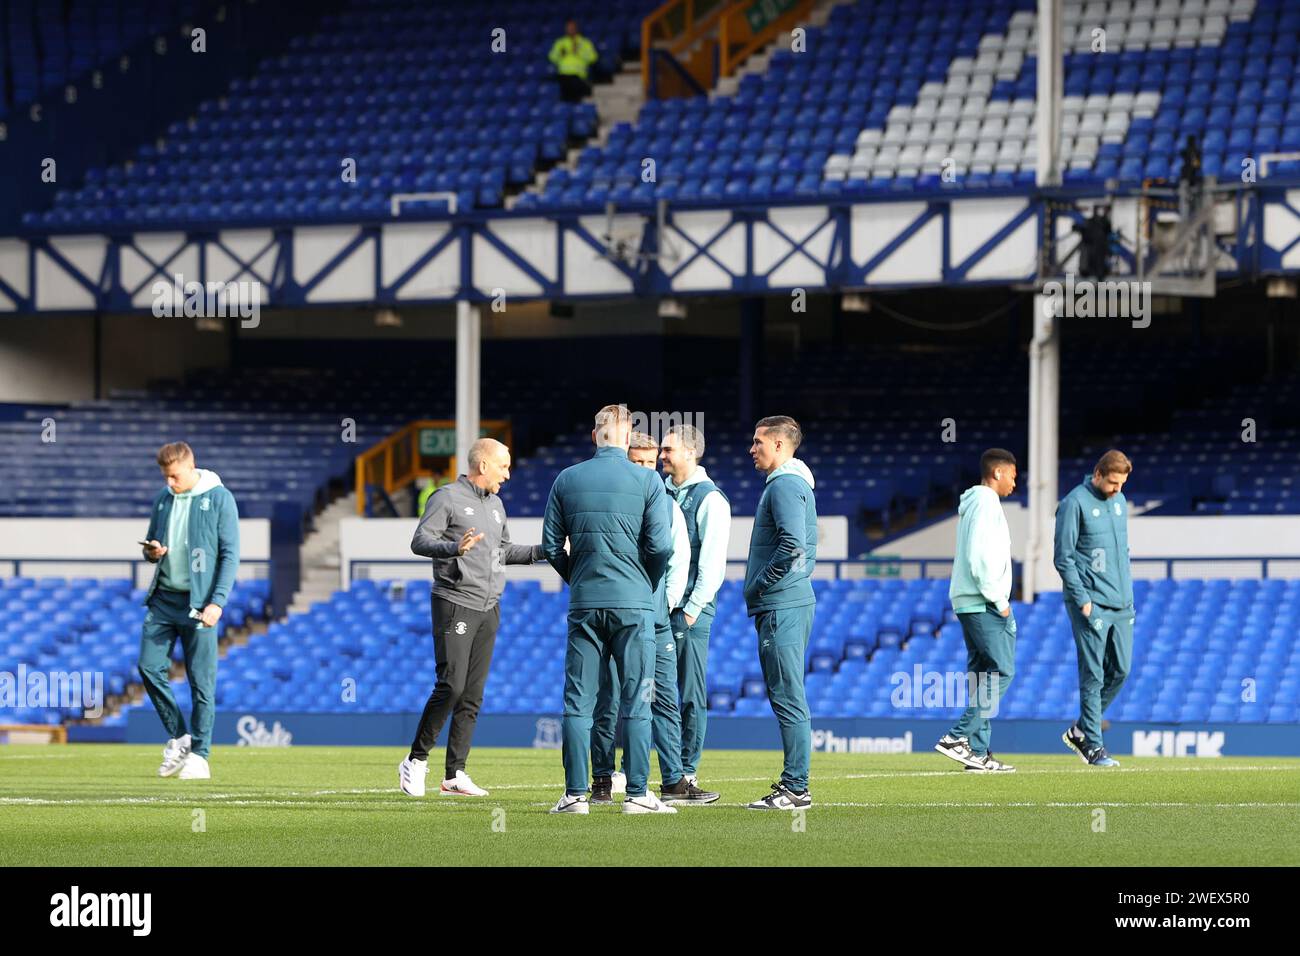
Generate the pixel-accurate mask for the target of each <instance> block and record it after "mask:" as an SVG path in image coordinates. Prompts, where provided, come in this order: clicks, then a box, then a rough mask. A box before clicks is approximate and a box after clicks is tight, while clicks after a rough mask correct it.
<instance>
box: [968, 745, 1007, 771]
mask: <svg viewBox="0 0 1300 956" xmlns="http://www.w3.org/2000/svg"><path fill="white" fill-rule="evenodd" d="M966 772H967V773H1015V772H1016V768H1015V767H1013V766H1011V764H1009V763H1003V762H1002V761H1001V760H998V759H997V758H995V757H994V756H993V751H991V750H990V751H989V752H988V753H986V754H976V755H975V765H974V766H970V767H967V768H966Z"/></svg>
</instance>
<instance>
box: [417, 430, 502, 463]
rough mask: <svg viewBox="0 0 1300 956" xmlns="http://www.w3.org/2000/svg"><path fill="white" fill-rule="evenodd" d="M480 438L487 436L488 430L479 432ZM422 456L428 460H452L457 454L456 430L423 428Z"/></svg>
mask: <svg viewBox="0 0 1300 956" xmlns="http://www.w3.org/2000/svg"><path fill="white" fill-rule="evenodd" d="M478 436H479V438H484V437H486V436H487V429H486V428H480V429H479V430H478ZM420 454H421V455H422V456H424V457H426V458H451V457H453V456H454V455H455V454H456V429H454V428H421V429H420Z"/></svg>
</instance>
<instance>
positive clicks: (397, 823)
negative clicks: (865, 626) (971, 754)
mask: <svg viewBox="0 0 1300 956" xmlns="http://www.w3.org/2000/svg"><path fill="white" fill-rule="evenodd" d="M160 751H161V748H160V747H150V746H123V745H84V744H83V745H75V744H74V745H67V746H7V747H0V866H5V867H9V866H23V865H42V866H51V865H53V866H94V865H144V866H186V865H196V866H209V865H216V866H222V865H241V864H242V865H253V866H275V865H312V864H330V865H342V866H372V865H385V864H402V865H432V866H440V865H475V864H486V865H498V864H503V865H531V864H602V863H615V862H616V863H618V864H619V865H646V864H650V865H653V864H677V865H710V864H740V865H771V864H780V865H786V864H793V865H820V864H848V865H863V864H865V865H909V864H932V865H947V864H952V865H961V864H979V865H1002V864H1022V865H1024V864H1028V865H1037V864H1055V865H1097V864H1099V865H1120V866H1123V865H1157V866H1158V865H1211V864H1213V865H1286V866H1296V865H1300V813H1298V812H1297V810H1300V760H1296V759H1283V758H1275V757H1257V758H1236V759H1218V760H1210V759H1201V760H1197V759H1194V758H1193V759H1185V760H1177V759H1162V758H1146V759H1134V758H1131V757H1130V758H1121V759H1122V762H1123V766H1122V767H1120V768H1118V769H1114V770H1100V769H1094V768H1089V767H1086V766H1084V765H1083V764H1082V763H1081V762H1080V761H1079V760H1078V759H1076V758H1074V757H1071V756H1070V755H1068V754H1064V753H1063V754H1061V755H1060V756H1054V755H1014V754H1007V755H999V756H1000V757H1004V759H1007V760H1009V761H1011V762H1014V763H1015V764H1016V766H1017V767H1018V768H1019V772H1017V773H1015V774H1006V775H997V776H993V775H977V774H966V773H963V772H961V770H960V769H957V768H956V765H955V764H952V763H951V762H950V761H948V760H946V759H945V758H944V757H942V756H940V755H938V754H933V753H917V754H905V755H893V756H885V755H865V754H864V755H857V754H816V755H814V757H813V764H812V769H813V775H812V793H813V799H814V802H815V805H814V806H813V808H812V809H811V810H809V811H807V812H806V813H805V814H803V815H802V818H799V817H797V816H796V815H794V814H791V813H788V812H787V813H778V812H757V811H752V810H746V809H744V807H743V804H744V803H745V802H748V801H749V800H752V799H754V798H756V797H758V796H760V795H762V794H763V793H765V792H766V791H767V789H768V786H769V784H770V783H771V781H772V780H774V779H775V778H776V775H777V773H778V771H779V766H780V755H779V754H778V753H774V752H762V751H706V752H705V757H704V761H703V765H702V770H703V776H702V779H701V783H703V784H705V785H707V786H710V787H712V788H714V789H717V790H720V791H721V792H722V799H721V801H720V802H719V803H717V804H714V805H713V806H706V807H682V808H680V812H679V813H678V814H677V815H675V816H667V815H665V816H657V817H656V816H649V817H647V816H624V815H623V814H621V813H619V808H618V806H617V804H615V806H613V807H593V808H592V811H591V814H590V815H589V816H586V817H582V816H567V815H566V816H553V815H550V814H548V813H547V810H548V809H549V808H550V807H551V806H552V805H553V804H554V802H555V800H556V799H557V798H558V797H559V795H560V792H561V784H562V773H561V768H560V755H559V753H558V752H557V751H546V750H506V749H489V748H480V749H478V750H475V751H474V753H473V757H472V760H471V766H470V768H469V769H470V771H471V773H472V775H473V776H474V779H475V780H476V781H477V782H478V783H479V784H480V785H482V786H484V787H487V788H488V789H489V790H491V791H492V793H491V795H490V796H489V797H486V798H481V799H469V798H460V797H441V796H439V795H438V794H437V778H438V776H440V774H439V770H440V769H441V764H440V762H439V761H440V759H441V752H440V751H439V752H435V753H434V754H433V759H432V760H430V766H431V767H432V768H434V769H433V770H432V772H431V773H430V781H431V783H432V792H431V793H430V795H429V796H427V797H426V798H425V799H423V800H414V799H411V798H410V797H407V796H405V795H403V794H402V793H400V792H398V790H397V789H396V779H397V771H396V768H397V763H398V761H399V760H400V759H401V757H402V756H403V751H402V750H401V749H400V748H398V747H393V748H376V747H292V748H288V749H270V748H268V749H247V748H243V747H221V748H217V749H216V750H215V751H214V753H213V757H212V769H213V779H212V780H210V781H184V780H176V779H166V780H163V779H159V778H158V777H157V776H156V771H157V767H158V763H159V759H160ZM652 781H653V782H657V780H655V778H654V777H653V775H652ZM197 811H202V812H201V813H200V812H197ZM1099 811H1100V812H1099Z"/></svg>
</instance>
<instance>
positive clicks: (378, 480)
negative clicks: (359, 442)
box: [356, 418, 512, 516]
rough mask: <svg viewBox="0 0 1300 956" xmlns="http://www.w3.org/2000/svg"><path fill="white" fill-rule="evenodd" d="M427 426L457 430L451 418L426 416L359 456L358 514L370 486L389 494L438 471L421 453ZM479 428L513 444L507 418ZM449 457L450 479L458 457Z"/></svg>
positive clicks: (360, 513)
mask: <svg viewBox="0 0 1300 956" xmlns="http://www.w3.org/2000/svg"><path fill="white" fill-rule="evenodd" d="M426 428H440V429H451V430H452V431H455V429H456V423H455V422H454V421H450V420H448V419H432V418H422V419H419V420H417V421H413V422H411V423H410V424H409V425H403V426H402V427H401V428H399V429H398V430H397V431H395V432H393V434H391V435H389V436H388V437H387V438H384V439H382V440H380V441H378V442H376V443H375V444H374V445H373V446H372V447H370V448H367V449H366V450H365V451H363V452H362V453H361V454H360V455H358V456H357V463H356V489H357V514H358V515H362V516H364V515H365V513H366V485H380V486H382V487H383V489H384V492H385V494H390V495H391V494H392V493H393V492H395V491H399V490H401V489H402V488H405V487H406V486H407V485H409V484H410V483H411V482H413V481H415V479H417V478H431V477H433V476H434V475H435V474H436V472H434V471H433V470H432V469H430V468H425V467H424V466H423V464H422V462H421V459H422V458H425V457H443V456H440V455H434V456H425V455H421V453H420V432H421V431H423V430H424V429H426ZM479 430H480V431H482V432H486V433H487V434H488V435H489V436H490V437H492V438H495V439H497V440H498V441H500V442H503V443H504V444H506V445H509V444H510V443H511V441H512V437H511V436H512V432H511V429H510V422H508V421H505V420H503V419H485V420H483V421H482V422H480V423H479ZM446 457H447V468H446V470H445V471H444V472H442V474H445V475H446V476H447V477H449V478H454V477H455V476H456V456H455V455H449V456H446Z"/></svg>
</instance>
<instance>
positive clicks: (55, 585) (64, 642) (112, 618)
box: [0, 577, 270, 726]
mask: <svg viewBox="0 0 1300 956" xmlns="http://www.w3.org/2000/svg"><path fill="white" fill-rule="evenodd" d="M269 586H270V582H269V581H266V580H240V581H237V582H236V584H235V586H234V588H232V589H231V592H230V598H229V601H228V603H227V604H226V607H225V611H224V613H223V614H222V617H221V620H220V621H218V622H217V635H218V638H221V637H224V636H225V635H226V633H227V631H228V630H230V629H231V628H242V627H245V626H246V625H247V624H248V623H250V622H251V621H254V620H259V619H263V618H265V617H266V606H267V601H268V598H269ZM143 601H144V591H143V590H141V589H139V588H132V587H131V582H130V581H128V580H126V579H125V578H122V579H114V578H110V579H105V580H98V579H95V578H71V579H64V578H57V577H50V578H30V577H9V578H3V579H0V634H2V635H3V641H4V660H5V666H6V669H8V670H9V672H10V673H11V674H16V673H19V671H18V668H19V667H23V666H26V667H27V668H28V669H30V670H33V671H35V670H38V669H39V670H40V671H43V672H45V673H60V672H68V673H71V672H81V673H85V672H92V671H98V672H102V673H103V680H104V688H103V689H104V693H105V696H106V697H108V698H114V697H120V696H121V695H123V694H124V693H125V692H126V690H127V687H128V686H129V685H131V684H138V683H139V674H138V673H137V671H136V660H137V658H138V656H139V652H140V627H141V624H142V623H143V621H144V615H145V608H144V605H143ZM172 659H173V660H175V661H180V660H182V659H183V658H182V656H181V652H180V645H179V644H177V645H176V647H175V648H174V649H173V654H172ZM182 685H183V686H184V687H185V688H186V691H185V692H186V694H188V692H189V685H188V684H184V682H182ZM186 707H187V709H188V703H187V704H186ZM82 715H83V710H82V708H81V707H80V706H73V707H59V708H53V707H51V708H15V709H6V708H0V724H5V723H46V724H53V723H60V722H62V721H64V720H67V719H76V718H80V717H82ZM124 719H125V718H124V715H123V714H120V713H119V714H116V715H110V716H108V717H105V718H104V720H103V723H104V725H105V726H117V725H120V724H121V723H122V722H123V721H124Z"/></svg>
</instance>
